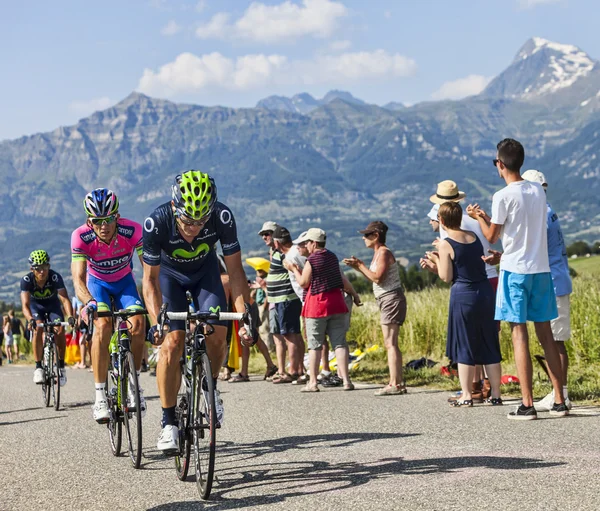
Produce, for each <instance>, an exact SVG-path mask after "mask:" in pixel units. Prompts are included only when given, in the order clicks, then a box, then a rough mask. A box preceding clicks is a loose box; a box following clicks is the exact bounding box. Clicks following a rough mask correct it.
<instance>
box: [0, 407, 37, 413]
mask: <svg viewBox="0 0 600 511" xmlns="http://www.w3.org/2000/svg"><path fill="white" fill-rule="evenodd" d="M43 408H46V407H45V406H34V407H32V408H22V409H21V410H3V411H0V415H2V414H5V413H19V412H31V411H33V410H42V409H43Z"/></svg>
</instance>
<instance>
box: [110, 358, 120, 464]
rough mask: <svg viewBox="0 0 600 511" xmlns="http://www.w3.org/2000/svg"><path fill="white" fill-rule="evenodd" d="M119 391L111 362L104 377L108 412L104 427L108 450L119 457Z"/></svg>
mask: <svg viewBox="0 0 600 511" xmlns="http://www.w3.org/2000/svg"><path fill="white" fill-rule="evenodd" d="M119 390H120V389H119V387H118V382H117V376H116V372H115V370H114V367H113V364H112V360H111V362H110V364H109V366H108V374H107V376H106V400H107V402H108V409H109V411H110V416H109V420H108V424H107V425H106V426H107V427H108V436H109V439H110V448H111V450H112V453H113V455H114V456H119V454H121V441H122V438H123V437H122V434H123V433H122V432H123V421H122V420H121V416H120V412H121V408H120V406H119Z"/></svg>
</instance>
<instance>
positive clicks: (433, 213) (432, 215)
mask: <svg viewBox="0 0 600 511" xmlns="http://www.w3.org/2000/svg"><path fill="white" fill-rule="evenodd" d="M439 210H440V205H439V204H434V205H433V206H432V207H431V209H430V210H429V213H427V218H429V220H435V221H436V222H437V221H438V211H439Z"/></svg>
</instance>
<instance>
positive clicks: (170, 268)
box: [143, 170, 255, 451]
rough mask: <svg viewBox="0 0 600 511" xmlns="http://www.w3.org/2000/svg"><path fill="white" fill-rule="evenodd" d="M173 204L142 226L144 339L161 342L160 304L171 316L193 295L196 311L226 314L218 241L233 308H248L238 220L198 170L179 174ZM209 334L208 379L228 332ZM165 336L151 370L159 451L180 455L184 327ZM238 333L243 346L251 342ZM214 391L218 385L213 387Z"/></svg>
mask: <svg viewBox="0 0 600 511" xmlns="http://www.w3.org/2000/svg"><path fill="white" fill-rule="evenodd" d="M172 197H173V199H172V200H171V201H169V202H166V203H165V204H162V205H161V206H159V207H158V208H156V210H154V212H153V213H152V214H151V215H150V216H149V217H148V218H146V220H145V222H144V282H143V284H144V285H143V289H144V300H145V303H146V307H147V309H148V312H149V314H150V319H151V322H152V324H153V326H152V327H151V329H150V332H149V337H151V338H153V340H154V341H156V340H157V339H158V334H159V333H158V332H157V326H156V322H157V316H158V314H159V310H160V307H161V305H162V304H163V303H166V304H168V310H169V311H174V312H183V311H187V310H188V302H187V299H186V291H189V292H190V293H191V296H192V301H193V305H194V310H196V311H200V312H218V311H226V310H227V308H226V307H227V302H226V299H225V292H224V290H223V285H222V283H221V277H220V271H219V262H218V259H217V253H216V251H215V245H216V243H217V242H220V243H221V248H222V249H223V256H224V260H225V266H226V267H227V273H228V274H229V278H230V285H231V303H232V304H233V307H234V308H235V311H237V312H244V311H245V310H246V308H247V307H249V306H248V305H247V304H248V302H250V293H249V288H248V284H247V280H246V274H245V272H244V268H243V266H242V256H241V248H240V244H239V242H238V237H237V229H236V223H235V219H234V217H233V213H232V212H231V210H230V209H229V208H228V207H227V206H226V205H225V204H223V203H221V202H218V200H217V187H216V186H215V182H214V180H213V179H212V178H211V177H210V176H209V175H208V174H205V173H203V172H200V171H199V170H189V171H187V172H184V173H183V174H181V175H178V176H176V178H175V183H174V185H173V186H172ZM213 326H214V330H215V331H214V334H213V335H211V336H209V337H207V340H206V348H207V353H208V356H209V358H210V362H211V366H212V371H213V377H214V378H215V379H216V377H217V376H218V372H219V368H220V367H221V365H222V364H223V361H224V360H225V356H226V351H227V341H226V336H227V327H226V326H225V324H224V323H219V322H216V323H215V324H214V325H213ZM169 327H170V331H169V333H168V334H167V335H166V338H165V341H164V343H163V344H162V346H161V349H160V358H159V360H158V366H157V371H156V380H157V384H158V392H159V394H160V401H161V405H162V410H163V418H162V430H161V433H160V436H159V438H158V443H157V447H158V449H159V450H161V451H171V450H174V449H177V443H178V425H177V424H176V418H175V405H176V402H177V392H178V390H179V386H180V383H181V371H180V365H179V361H180V358H181V356H182V354H183V348H184V343H185V322H184V321H171V322H170V323H169ZM252 333H253V336H249V335H247V333H246V331H245V330H243V331H240V337H241V340H242V342H244V343H245V344H248V345H249V344H252V343H253V341H254V337H255V335H254V334H255V329H253V332H252ZM215 385H216V383H215ZM215 394H216V395H215V401H216V413H217V421H218V422H219V423H220V424H221V423H222V421H223V406H222V402H221V399H220V395H219V393H218V391H217V390H215Z"/></svg>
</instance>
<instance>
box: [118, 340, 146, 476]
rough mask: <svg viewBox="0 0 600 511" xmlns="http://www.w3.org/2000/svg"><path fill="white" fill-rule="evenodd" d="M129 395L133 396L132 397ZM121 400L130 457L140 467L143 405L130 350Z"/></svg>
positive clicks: (126, 361) (135, 465)
mask: <svg viewBox="0 0 600 511" xmlns="http://www.w3.org/2000/svg"><path fill="white" fill-rule="evenodd" d="M129 396H131V399H130V398H129ZM121 400H122V401H121V404H122V407H123V412H124V413H123V417H124V422H125V432H126V433H127V445H128V450H129V458H130V459H131V464H132V465H133V466H134V468H140V464H141V462H142V407H141V404H140V387H139V383H138V377H137V373H136V371H135V363H134V361H133V353H131V352H130V351H129V352H127V355H126V356H125V357H124V358H123V368H122V369H121Z"/></svg>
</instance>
